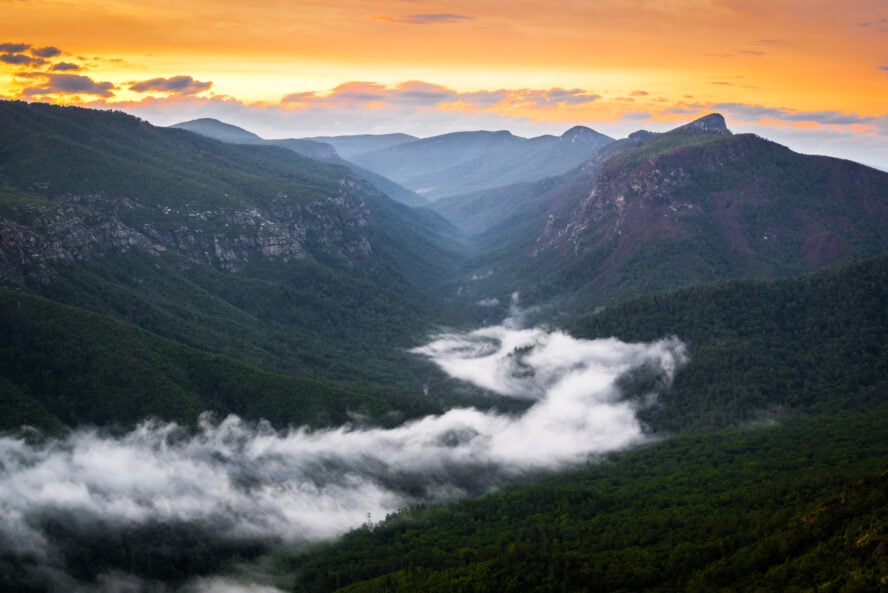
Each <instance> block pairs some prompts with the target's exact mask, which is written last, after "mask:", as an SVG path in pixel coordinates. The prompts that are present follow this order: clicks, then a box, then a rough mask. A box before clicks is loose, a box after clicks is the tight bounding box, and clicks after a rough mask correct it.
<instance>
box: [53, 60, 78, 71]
mask: <svg viewBox="0 0 888 593" xmlns="http://www.w3.org/2000/svg"><path fill="white" fill-rule="evenodd" d="M78 70H80V66H78V65H77V64H72V63H71V62H59V63H57V64H53V65H52V71H53V72H76V71H78Z"/></svg>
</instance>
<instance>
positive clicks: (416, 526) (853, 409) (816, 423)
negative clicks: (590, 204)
mask: <svg viewBox="0 0 888 593" xmlns="http://www.w3.org/2000/svg"><path fill="white" fill-rule="evenodd" d="M886 302H888V257H881V258H877V259H874V260H869V261H866V262H861V263H858V264H854V265H851V266H847V267H844V268H840V269H837V270H828V271H824V272H819V273H817V274H812V275H809V276H805V277H801V278H793V279H786V280H779V281H768V282H765V281H757V282H752V281H748V282H732V283H727V284H723V285H715V286H704V287H695V288H689V289H683V290H680V291H675V292H670V293H662V294H657V295H651V296H648V297H642V298H639V299H635V300H633V301H629V302H627V303H625V304H623V305H619V306H616V307H612V308H608V309H605V310H604V311H603V312H601V313H599V314H597V315H595V316H592V317H589V318H586V319H584V320H582V321H581V322H579V323H577V324H576V325H575V326H574V328H573V330H574V333H577V334H579V335H581V336H584V337H590V338H594V337H603V336H617V337H619V338H621V339H624V340H648V339H653V338H661V337H663V336H664V335H669V334H671V333H673V332H674V333H675V334H677V335H678V336H680V337H681V338H682V339H683V340H685V341H686V342H687V344H688V346H689V350H690V362H689V364H688V365H687V367H685V368H684V369H682V370H680V371H679V372H678V374H677V376H676V378H675V382H674V384H673V386H672V388H671V389H670V390H669V391H668V392H667V393H666V394H665V395H664V396H661V400H660V401H659V402H658V403H657V404H656V406H654V407H653V408H650V412H651V413H650V414H649V415H647V416H646V418H647V420H648V421H649V422H650V423H651V425H652V426H654V427H655V428H657V429H658V434H663V432H659V431H667V432H668V431H675V432H678V433H679V434H677V435H676V434H675V432H673V436H671V437H664V438H662V439H659V440H657V441H655V442H652V443H650V444H649V445H648V446H644V447H639V448H637V449H635V450H632V451H628V452H624V453H621V454H617V455H611V456H608V457H607V458H605V459H598V460H596V461H597V462H596V463H592V464H591V467H587V468H583V469H579V470H577V471H575V472H569V473H565V474H562V475H558V476H551V477H544V478H542V479H538V480H536V481H533V482H532V483H528V484H521V485H518V486H514V487H512V488H508V489H505V490H504V491H502V492H499V493H495V494H492V495H488V496H485V497H481V498H479V499H477V500H472V501H465V502H462V503H459V504H456V505H449V506H440V507H432V508H419V509H413V510H408V511H405V512H403V513H399V514H398V515H395V516H392V517H389V518H388V519H387V520H386V521H384V522H382V523H380V524H378V525H375V526H368V527H365V528H363V529H358V530H355V531H353V532H352V533H350V534H349V535H348V536H346V537H345V538H343V540H342V541H340V542H337V543H335V544H332V545H330V546H327V547H323V548H320V549H318V550H315V551H310V552H308V553H305V554H301V555H295V556H291V558H290V560H289V564H287V565H284V566H285V567H286V569H285V572H286V573H287V574H288V576H291V577H293V578H296V579H297V583H298V588H299V590H305V591H313V592H320V591H350V592H356V591H373V590H378V589H379V588H386V589H388V590H393V591H477V590H496V591H528V590H541V591H552V590H555V591H558V590H570V591H572V590H583V587H586V586H588V583H596V586H597V587H598V588H599V589H600V590H602V591H626V590H631V591H638V590H643V591H677V590H681V591H684V590H687V591H712V590H719V589H720V588H727V589H730V590H742V591H766V590H775V591H785V590H790V589H791V587H798V588H799V589H800V590H815V589H817V588H818V587H821V586H824V585H825V584H826V583H830V584H832V585H835V586H837V587H840V586H846V585H847V586H848V590H860V591H864V590H866V591H870V590H873V591H876V590H880V589H879V588H878V586H879V585H878V584H879V583H884V578H885V577H886V575H888V555H886V554H885V549H886V546H888V523H886V522H885V512H886V503H888V501H886V498H885V492H886V491H885V485H886V479H888V474H886V473H885V469H886V467H888V439H886V437H888V433H886V431H888V424H886V423H885V421H884V419H885V417H886V413H888V405H886V402H885V397H884V396H885V393H886V392H888V382H886V376H888V375H886V370H888V369H886V364H888V346H886V344H888V317H886V315H888V311H886V308H885V303H886ZM643 375H644V374H643V373H639V374H637V375H636V376H630V377H628V378H626V380H624V382H623V388H624V390H626V391H627V396H628V397H637V396H642V395H643V394H644V393H645V392H647V391H649V387H650V381H652V380H656V378H650V377H647V378H646V377H644V376H643ZM756 412H758V414H756ZM738 423H739V424H740V425H741V426H743V428H731V429H727V430H726V429H725V427H726V426H736V425H737V424H738ZM715 427H719V428H720V432H704V431H707V430H710V429H712V428H715ZM852 586H853V587H856V588H855V589H852V588H851V587H852ZM874 587H875V588H874Z"/></svg>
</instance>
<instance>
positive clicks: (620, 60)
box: [0, 0, 888, 169]
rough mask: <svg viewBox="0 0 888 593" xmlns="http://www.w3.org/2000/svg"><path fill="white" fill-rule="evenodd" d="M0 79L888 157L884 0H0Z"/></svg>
mask: <svg viewBox="0 0 888 593" xmlns="http://www.w3.org/2000/svg"><path fill="white" fill-rule="evenodd" d="M0 95H2V96H3V97H5V98H19V99H25V100H29V101H51V102H54V103H65V104H80V105H91V106H97V107H112V108H116V109H122V110H124V111H127V112H130V113H133V114H136V115H139V116H140V117H143V118H145V119H147V120H149V121H151V122H152V123H156V124H159V125H168V124H172V123H176V122H179V121H183V120H187V119H193V118H196V117H215V118H218V119H222V120H224V121H227V122H230V123H234V124H236V125H240V126H243V127H245V128H247V129H249V130H251V131H254V132H256V133H258V134H260V135H262V136H264V137H267V138H275V137H301V136H311V135H335V134H352V133H365V132H368V133H383V132H396V131H402V132H407V133H411V134H415V135H418V136H429V135H433V134H438V133H443V132H450V131H457V130H466V129H508V130H511V131H512V132H514V133H516V134H519V135H523V136H531V135H538V134H543V133H561V132H563V131H564V130H565V129H567V128H569V127H571V126H573V125H576V124H582V125H587V126H590V127H592V128H595V129H597V130H599V131H601V132H603V133H606V134H609V135H611V136H614V137H623V136H625V135H626V134H628V133H629V132H632V131H634V130H637V129H649V130H655V131H661V130H665V129H668V128H670V127H673V126H675V125H677V124H680V123H683V122H685V121H688V120H690V119H693V118H694V117H696V116H699V115H704V114H706V113H709V112H712V111H718V112H721V113H722V114H724V115H725V117H726V119H727V120H728V124H729V126H730V127H731V128H732V129H733V130H734V131H740V132H744V131H751V132H756V133H758V134H760V135H762V136H765V137H767V138H771V139H774V140H776V141H779V142H781V143H784V144H787V145H789V146H791V147H792V148H794V149H796V150H799V151H802V152H809V153H819V154H830V155H834V156H842V157H845V158H851V159H854V160H858V161H861V162H864V163H867V164H871V165H875V166H879V167H881V168H884V169H888V0H839V1H837V0H833V1H823V0H807V1H803V0H798V1H789V0H766V1H760V0H750V1H742V0H699V1H690V0H660V1H658V2H646V1H640V0H619V1H618V0H596V1H570V0H549V1H547V2H542V1H538V0H537V1H526V0H510V1H509V2H504V1H501V0H497V1H492V0H473V1H467V0H453V1H442V2H438V1H435V0H401V1H397V0H360V1H359V0H330V1H321V0H268V1H261V2H238V1H235V0H212V1H210V0H188V1H187V2H186V1H180V0H166V1H156V2H152V1H148V0H118V1H115V0H102V1H97V0H76V1H73V0H56V1H42V0H0Z"/></svg>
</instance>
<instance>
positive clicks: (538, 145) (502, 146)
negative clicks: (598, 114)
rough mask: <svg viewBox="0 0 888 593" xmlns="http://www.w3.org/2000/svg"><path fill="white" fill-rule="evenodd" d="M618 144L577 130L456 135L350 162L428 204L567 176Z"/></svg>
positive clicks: (366, 154) (404, 145)
mask: <svg viewBox="0 0 888 593" xmlns="http://www.w3.org/2000/svg"><path fill="white" fill-rule="evenodd" d="M610 142H613V139H611V138H609V137H607V136H605V135H603V134H599V133H598V132H595V131H594V130H590V129H589V128H584V127H582V126H577V127H574V128H571V129H570V130H568V131H567V132H565V133H564V134H563V135H561V136H560V137H559V136H539V137H536V138H530V139H527V138H520V137H518V136H513V135H512V134H511V133H509V132H456V133H452V134H444V135H442V136H433V137H431V138H423V139H421V140H413V141H410V142H402V143H399V144H396V145H394V146H389V147H387V148H380V149H376V150H372V151H368V152H363V153H360V154H353V155H352V156H351V157H349V160H351V161H352V162H354V163H356V164H358V165H360V166H361V167H364V168H365V169H369V170H370V171H373V172H375V173H378V174H379V175H383V176H385V177H388V178H390V179H393V180H395V181H397V182H398V183H400V184H401V185H403V186H405V187H408V188H410V189H412V190H413V191H415V192H416V193H418V194H419V195H421V196H423V197H424V198H426V199H428V200H436V199H439V198H443V197H446V196H453V195H457V194H464V193H469V192H473V191H478V190H482V189H488V188H493V187H499V186H503V185H510V184H513V183H519V182H523V181H533V180H537V179H543V178H545V177H551V176H553V175H558V174H561V173H565V172H567V171H569V170H570V169H572V168H573V167H576V166H578V165H580V164H581V163H583V162H585V161H586V159H588V158H589V157H590V156H591V155H592V154H593V153H594V152H595V151H596V150H598V149H599V148H601V147H603V146H605V145H607V144H609V143H610Z"/></svg>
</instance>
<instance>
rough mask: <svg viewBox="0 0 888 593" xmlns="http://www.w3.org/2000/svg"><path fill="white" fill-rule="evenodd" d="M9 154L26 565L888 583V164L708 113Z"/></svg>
mask: <svg viewBox="0 0 888 593" xmlns="http://www.w3.org/2000/svg"><path fill="white" fill-rule="evenodd" d="M0 147H2V148H0V353H2V356H0V410H2V414H0V429H2V430H3V431H4V432H3V434H2V435H0V509H2V522H0V588H2V589H3V590H10V591H13V590H15V591H34V592H37V591H69V590H76V591H81V590H82V591H90V590H96V591H116V590H128V591H182V592H186V591H262V592H267V591H278V590H281V591H285V590H291V591H318V592H320V591H343V592H344V591H352V592H357V591H439V590H440V591H484V590H487V591H556V590H557V591H584V590H589V591H591V590H602V591H630V590H631V591H675V590H686V591H713V590H732V591H769V590H774V591H790V590H795V591H815V590H816V591H843V592H844V591H883V590H888V552H886V549H888V523H886V520H885V516H886V515H885V511H886V501H885V479H886V478H885V476H886V474H885V472H886V471H888V450H886V446H888V434H886V431H888V422H886V418H888V409H886V399H885V395H886V390H888V382H886V381H888V379H886V377H888V350H886V349H888V173H884V172H881V171H878V170H876V169H873V168H870V167H866V166H864V165H860V164H857V163H854V162H851V161H845V160H840V159H836V158H831V157H823V156H810V155H803V154H799V153H796V152H793V151H791V150H790V149H788V148H786V147H784V146H781V145H780V144H777V143H775V142H772V141H769V140H767V139H765V138H761V137H759V136H756V135H754V134H735V133H732V132H731V130H729V129H728V127H727V125H726V123H725V120H724V118H723V117H722V116H721V115H719V114H716V113H713V114H710V115H707V116H705V117H702V118H699V119H695V120H693V121H691V122H689V123H687V124H683V125H680V126H677V127H675V128H674V129H672V130H670V131H666V132H661V133H654V132H649V131H644V130H639V131H637V132H634V133H632V134H630V135H628V136H627V137H626V138H623V139H614V138H610V137H608V136H605V135H603V134H600V133H598V132H596V131H594V130H592V129H590V128H586V127H582V126H577V127H573V128H570V129H568V130H567V131H566V132H565V133H564V134H562V135H560V136H555V135H545V136H538V137H532V138H522V137H518V136H515V135H513V134H511V133H509V132H503V131H493V132H483V131H472V132H460V133H451V134H444V135H440V136H431V137H427V138H418V137H416V136H411V135H407V134H385V135H351V136H313V137H311V138H286V139H264V138H261V137H260V136H258V135H256V134H253V133H252V132H249V131H248V130H244V129H242V128H238V127H236V126H232V125H230V124H227V123H224V122H221V121H218V120H211V119H198V120H192V121H187V122H183V123H181V124H177V125H174V126H171V127H166V128H164V127H157V126H153V125H150V124H148V123H147V122H145V121H143V120H140V119H138V118H136V117H133V116H130V115H127V114H125V113H122V112H112V111H102V110H93V109H84V108H77V107H59V106H52V105H47V104H41V103H24V102H14V101H2V102H0Z"/></svg>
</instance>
